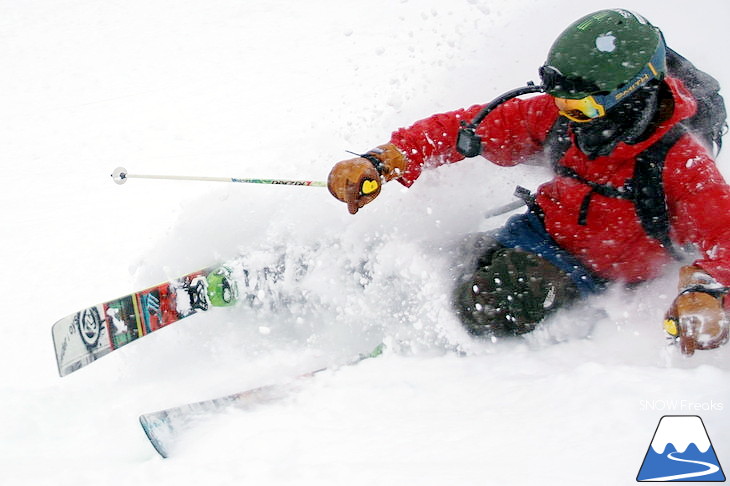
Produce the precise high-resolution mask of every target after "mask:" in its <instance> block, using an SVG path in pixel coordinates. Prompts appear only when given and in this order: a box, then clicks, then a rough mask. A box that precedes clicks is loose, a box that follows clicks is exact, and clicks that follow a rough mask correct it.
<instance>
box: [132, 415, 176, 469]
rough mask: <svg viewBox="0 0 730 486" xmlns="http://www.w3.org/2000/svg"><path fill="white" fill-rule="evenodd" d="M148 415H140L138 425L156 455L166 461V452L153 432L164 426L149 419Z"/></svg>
mask: <svg viewBox="0 0 730 486" xmlns="http://www.w3.org/2000/svg"><path fill="white" fill-rule="evenodd" d="M150 415H152V414H148V415H140V416H139V423H140V425H141V426H142V430H144V433H145V435H146V436H147V438H148V439H149V441H150V444H152V447H154V448H155V450H156V451H157V453H158V454H159V455H160V456H161V457H162V458H163V459H167V458H168V457H169V454H168V451H167V449H166V448H165V446H164V444H163V443H162V441H161V440H160V439H159V437H157V435H156V433H155V430H156V429H157V428H159V427H160V426H161V425H163V426H164V424H163V423H161V421H160V420H154V419H152V420H151V419H150Z"/></svg>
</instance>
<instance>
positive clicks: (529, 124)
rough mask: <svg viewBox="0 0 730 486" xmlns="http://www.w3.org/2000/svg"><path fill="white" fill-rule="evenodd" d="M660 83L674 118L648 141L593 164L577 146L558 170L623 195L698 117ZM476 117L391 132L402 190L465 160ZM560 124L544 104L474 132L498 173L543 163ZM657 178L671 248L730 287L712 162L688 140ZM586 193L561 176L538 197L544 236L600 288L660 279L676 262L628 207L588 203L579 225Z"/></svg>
mask: <svg viewBox="0 0 730 486" xmlns="http://www.w3.org/2000/svg"><path fill="white" fill-rule="evenodd" d="M666 82H667V84H668V85H669V87H670V89H671V91H672V95H673V98H674V112H673V115H672V116H671V118H670V119H669V120H667V121H666V122H665V123H663V124H662V125H660V126H659V127H658V128H657V130H656V131H655V133H654V134H653V135H652V136H651V137H649V139H647V140H645V141H643V142H641V143H638V144H635V145H628V144H625V143H619V144H618V145H617V146H616V148H615V149H614V150H613V152H612V153H611V154H610V155H609V156H606V157H599V158H597V159H595V160H589V159H588V158H587V157H586V156H585V155H584V154H583V153H582V152H581V151H580V150H579V149H578V148H577V147H576V146H575V144H573V145H572V146H571V147H570V148H569V149H568V151H567V152H566V153H565V155H564V156H563V158H562V159H561V162H560V163H561V164H562V165H564V166H566V167H570V168H572V169H574V170H575V171H576V172H577V173H578V174H579V175H580V176H582V177H583V178H584V179H587V180H589V181H592V182H595V183H598V184H603V185H605V184H609V183H610V184H612V185H613V186H615V187H621V186H622V185H623V183H624V182H625V181H626V180H627V179H630V178H631V177H632V175H633V173H634V164H635V162H636V156H637V155H638V154H640V153H641V152H643V151H644V150H646V149H647V148H648V147H649V146H651V145H652V144H653V143H654V142H656V141H657V140H659V139H660V138H661V137H662V136H663V135H664V134H666V133H667V132H668V131H669V130H670V129H671V128H672V127H673V126H674V125H676V124H677V123H679V122H680V121H681V120H683V119H685V118H688V117H690V116H692V115H693V114H694V113H695V111H696V109H697V105H696V102H695V100H694V98H693V97H692V95H691V94H690V92H689V91H688V90H687V89H686V88H685V86H684V85H683V84H682V82H681V81H680V80H677V79H673V78H668V79H667V80H666ZM481 108H482V106H480V105H476V106H473V107H471V108H468V109H462V110H458V111H453V112H449V113H444V114H439V115H433V116H431V117H429V118H427V119H424V120H421V121H418V122H416V123H415V124H413V125H412V126H410V127H408V128H401V129H399V130H397V131H395V132H394V133H393V135H392V137H391V143H393V144H394V145H395V146H396V147H398V148H399V149H400V150H401V151H402V152H403V153H404V154H405V155H406V157H407V158H408V161H409V164H408V166H407V168H406V171H405V173H404V174H403V176H402V177H401V178H400V179H399V181H400V182H401V183H402V184H404V185H406V186H410V185H411V184H413V182H414V181H415V180H416V179H417V178H418V176H419V175H420V174H421V170H422V169H423V167H424V166H426V165H428V166H437V165H442V164H447V163H453V162H457V161H459V160H462V159H463V158H464V156H463V155H461V154H460V153H458V152H457V150H456V144H455V140H456V137H457V133H458V130H459V127H460V122H461V121H462V120H467V121H470V120H471V119H473V118H474V116H475V115H476V114H477V113H478V112H479V110H480V109H481ZM558 116H559V114H558V109H557V107H556V106H555V103H554V102H553V99H552V97H551V96H549V95H539V96H535V97H532V98H527V99H513V100H510V101H508V102H506V103H504V104H502V105H500V106H499V107H498V108H497V109H495V110H494V111H493V112H492V113H490V114H489V116H487V118H486V119H485V120H484V122H482V124H481V125H480V126H479V127H478V129H477V134H478V135H480V136H481V137H482V140H483V142H484V143H483V147H482V155H483V156H484V157H485V158H486V159H488V160H490V161H491V162H493V163H495V164H498V165H501V166H512V165H516V164H519V163H521V162H524V161H528V160H533V161H535V160H536V158H540V157H542V158H543V159H546V157H545V155H544V143H545V140H546V137H547V135H548V132H549V131H550V128H551V127H552V126H553V124H554V123H555V121H556V119H557V117H558ZM571 136H572V134H571ZM662 177H663V182H664V190H665V195H666V200H667V206H668V208H669V216H670V222H671V233H670V235H671V237H672V240H673V241H675V242H676V243H678V244H680V245H685V244H688V243H691V244H694V245H695V246H696V247H697V248H698V249H699V250H700V252H701V254H702V257H701V258H700V259H699V260H697V261H696V262H695V264H696V265H698V266H700V267H701V268H703V269H704V270H705V271H706V272H707V273H709V274H710V275H712V276H713V277H714V278H715V279H716V280H717V281H719V282H720V283H722V284H723V285H730V187H729V186H728V185H727V184H726V182H725V180H724V179H723V177H722V175H721V174H720V172H719V170H718V169H717V167H716V165H715V162H714V160H713V157H712V156H711V155H710V153H708V151H707V149H706V148H704V146H703V145H702V144H701V143H700V142H699V141H698V140H697V139H695V137H693V136H692V135H689V134H686V135H684V136H682V137H681V138H680V139H679V141H678V142H677V143H676V144H675V145H674V146H673V147H672V148H671V149H670V150H669V152H668V153H667V156H666V159H665V166H664V172H663V174H662ZM590 190H591V188H590V187H589V186H588V185H586V184H584V183H582V182H579V181H578V180H576V179H574V178H571V177H562V176H558V175H556V176H555V177H554V178H553V179H552V180H550V181H548V182H546V183H544V184H542V185H541V186H540V187H539V188H538V190H537V193H536V201H537V203H538V205H539V206H540V208H541V209H542V211H543V212H544V221H545V229H546V230H547V231H548V233H549V234H550V235H551V236H552V237H553V238H554V239H555V241H557V242H558V243H559V244H560V246H562V247H563V248H564V249H565V250H567V251H568V252H570V253H571V254H573V255H574V256H575V257H576V258H578V259H579V261H581V262H582V263H583V264H584V265H585V266H586V268H589V269H591V270H592V271H593V272H595V273H596V274H597V275H599V276H601V277H603V278H606V279H609V280H612V281H623V282H629V283H634V282H641V281H644V280H648V279H651V278H653V277H656V276H658V275H659V274H660V273H661V271H662V267H663V266H664V265H665V264H667V263H668V262H670V261H671V260H672V259H671V257H670V256H669V254H668V253H667V251H666V250H665V249H664V248H662V246H661V245H660V244H659V242H658V241H657V240H655V239H653V238H651V237H649V236H648V235H647V234H646V232H645V230H644V229H643V227H642V225H641V222H640V221H639V218H638V216H637V215H636V210H635V206H634V203H633V202H632V201H629V200H624V199H617V198H612V197H605V196H601V195H599V194H594V195H593V197H592V199H591V202H590V206H589V211H588V213H587V214H588V216H587V220H586V221H585V225H581V224H579V223H578V219H579V212H580V207H581V203H582V202H583V199H584V198H585V196H586V195H587V194H588V192H590Z"/></svg>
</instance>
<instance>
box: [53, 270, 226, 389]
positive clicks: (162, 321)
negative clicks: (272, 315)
mask: <svg viewBox="0 0 730 486" xmlns="http://www.w3.org/2000/svg"><path fill="white" fill-rule="evenodd" d="M231 272H232V271H231V269H230V267H228V266H225V265H224V266H212V267H208V268H205V269H203V270H199V271H196V272H193V273H189V274H187V275H184V276H182V277H179V278H175V279H172V280H170V281H167V282H163V283H161V284H159V285H155V286H154V287H150V288H147V289H144V290H141V291H139V292H134V293H132V294H129V295H125V296H124V297H120V298H117V299H113V300H110V301H107V302H103V303H101V304H97V305H94V306H91V307H88V308H86V309H82V310H80V311H78V312H75V313H73V314H71V315H69V316H66V317H64V318H63V319H61V320H59V321H58V322H56V323H55V324H53V327H52V335H53V344H54V348H55V351H56V362H57V364H58V373H59V374H60V375H61V376H66V375H68V374H70V373H73V372H74V371H77V370H79V369H81V368H83V367H84V366H87V365H89V364H90V363H93V362H94V361H96V360H98V359H99V358H102V357H103V356H106V355H107V354H109V353H111V352H112V351H115V350H117V349H119V348H121V347H122V346H125V345H127V344H129V343H131V342H133V341H136V340H137V339H139V338H141V337H143V336H146V335H147V334H150V333H152V332H154V331H157V330H159V329H162V328H163V327H165V326H169V325H170V324H173V323H175V322H178V321H180V320H182V319H184V318H186V317H188V316H191V315H193V314H196V313H198V312H204V311H207V310H208V309H209V308H210V307H222V306H229V305H233V304H235V303H236V301H237V297H238V292H237V286H236V282H235V280H234V279H233V278H232V277H231Z"/></svg>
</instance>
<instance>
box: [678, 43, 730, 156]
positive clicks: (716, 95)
mask: <svg viewBox="0 0 730 486" xmlns="http://www.w3.org/2000/svg"><path fill="white" fill-rule="evenodd" d="M667 71H668V73H669V75H670V76H671V77H673V78H678V79H681V80H682V82H683V83H684V85H685V86H686V87H687V89H689V91H690V92H691V93H692V95H693V96H694V98H695V100H697V113H696V114H695V115H694V116H693V117H692V118H689V119H687V120H685V121H684V122H683V124H684V125H685V126H686V127H687V129H688V130H689V131H690V132H692V133H693V134H695V135H696V136H697V137H699V138H700V140H702V142H704V143H705V144H706V145H707V146H708V147H709V148H710V150H713V151H714V153H715V155H717V154H718V153H719V152H720V149H721V148H722V136H723V135H724V134H725V132H726V131H727V112H726V111H725V102H724V100H723V99H722V96H721V95H720V83H718V82H717V80H716V79H715V78H713V77H712V76H710V75H709V74H707V73H706V72H704V71H700V70H699V69H697V68H696V67H695V66H694V65H693V64H692V63H691V62H689V61H688V60H687V59H685V58H684V57H682V56H681V55H679V54H677V53H676V52H675V51H673V50H672V49H670V48H668V47H667Z"/></svg>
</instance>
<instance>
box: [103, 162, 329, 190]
mask: <svg viewBox="0 0 730 486" xmlns="http://www.w3.org/2000/svg"><path fill="white" fill-rule="evenodd" d="M112 179H113V180H114V182H115V183H117V184H119V185H121V184H124V183H125V182H127V179H163V180H173V181H203V182H240V183H245V184H274V185H285V186H310V187H326V186H327V183H326V182H324V181H303V180H291V179H245V178H239V177H206V176H181V175H154V174H130V173H129V172H127V169H125V168H124V167H117V168H116V169H114V172H112Z"/></svg>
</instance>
